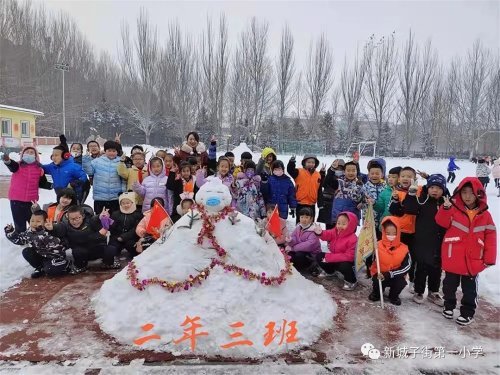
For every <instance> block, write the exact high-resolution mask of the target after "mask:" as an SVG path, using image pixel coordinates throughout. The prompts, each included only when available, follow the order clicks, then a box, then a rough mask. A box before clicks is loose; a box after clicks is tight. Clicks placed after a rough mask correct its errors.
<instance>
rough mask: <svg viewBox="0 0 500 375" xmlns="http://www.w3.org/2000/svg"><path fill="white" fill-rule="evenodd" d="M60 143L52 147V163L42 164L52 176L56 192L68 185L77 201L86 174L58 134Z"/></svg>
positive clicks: (84, 183) (45, 170)
mask: <svg viewBox="0 0 500 375" xmlns="http://www.w3.org/2000/svg"><path fill="white" fill-rule="evenodd" d="M59 139H60V140H61V143H60V144H59V145H58V146H56V147H54V148H53V149H52V155H51V157H50V158H51V159H52V163H50V164H45V165H42V167H43V171H44V172H45V174H50V175H51V176H52V183H53V186H54V190H55V192H56V194H57V193H58V192H59V191H60V190H62V189H64V188H67V187H68V185H69V186H71V188H73V190H75V192H76V197H77V200H78V202H81V201H82V199H83V190H84V186H85V185H86V184H87V181H88V180H87V175H86V174H85V172H84V171H83V169H82V166H81V165H79V164H77V163H75V161H74V159H73V157H72V156H71V154H70V152H69V149H68V144H67V143H66V137H65V136H64V135H60V136H59Z"/></svg>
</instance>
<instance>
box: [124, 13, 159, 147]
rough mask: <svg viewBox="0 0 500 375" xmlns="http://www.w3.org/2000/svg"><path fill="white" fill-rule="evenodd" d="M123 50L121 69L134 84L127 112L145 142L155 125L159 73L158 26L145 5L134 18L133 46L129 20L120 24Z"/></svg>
mask: <svg viewBox="0 0 500 375" xmlns="http://www.w3.org/2000/svg"><path fill="white" fill-rule="evenodd" d="M134 47H135V48H134ZM122 50H123V53H122V55H121V65H122V70H123V73H124V75H125V76H126V77H127V79H128V81H129V83H130V84H131V85H133V86H135V87H136V88H137V90H135V95H134V96H133V97H132V109H131V111H130V114H131V115H132V116H133V117H134V119H135V120H136V121H135V125H136V126H137V128H138V129H139V130H141V131H142V132H143V133H144V135H145V136H146V143H150V136H151V133H152V131H153V129H154V127H155V126H156V122H155V121H154V117H155V115H156V95H155V85H156V82H157V77H158V59H159V46H158V33H157V29H156V27H153V26H152V25H151V23H150V21H149V18H148V14H147V12H146V10H145V9H144V8H142V9H141V11H140V14H139V17H138V19H137V40H136V42H135V46H133V45H132V42H131V40H130V32H129V27H128V24H125V23H124V24H122Z"/></svg>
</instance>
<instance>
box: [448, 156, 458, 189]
mask: <svg viewBox="0 0 500 375" xmlns="http://www.w3.org/2000/svg"><path fill="white" fill-rule="evenodd" d="M456 170H460V167H459V166H458V165H456V164H455V157H454V156H452V157H450V162H449V163H448V179H447V180H446V182H447V183H451V184H452V183H453V181H455V177H456V176H455V171H456Z"/></svg>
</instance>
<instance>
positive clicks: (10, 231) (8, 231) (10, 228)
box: [3, 224, 14, 234]
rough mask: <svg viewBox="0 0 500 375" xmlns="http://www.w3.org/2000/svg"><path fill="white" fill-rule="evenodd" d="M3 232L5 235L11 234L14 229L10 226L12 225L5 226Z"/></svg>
mask: <svg viewBox="0 0 500 375" xmlns="http://www.w3.org/2000/svg"><path fill="white" fill-rule="evenodd" d="M3 230H4V231H5V234H9V233H12V232H14V227H13V226H12V224H7V225H6V226H5V227H4V228H3Z"/></svg>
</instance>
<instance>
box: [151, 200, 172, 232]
mask: <svg viewBox="0 0 500 375" xmlns="http://www.w3.org/2000/svg"><path fill="white" fill-rule="evenodd" d="M165 219H169V220H170V216H168V212H167V211H166V210H165V208H164V207H163V206H162V205H160V204H159V203H158V202H155V204H154V206H153V208H152V209H151V216H150V218H149V223H148V226H147V227H146V232H147V233H149V234H150V235H152V236H153V237H154V238H155V239H158V238H160V236H161V233H160V229H161V226H162V223H163V222H164V220H165Z"/></svg>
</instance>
